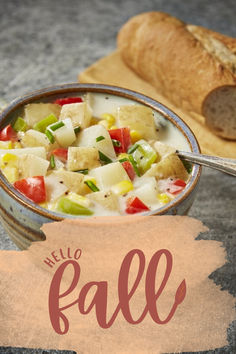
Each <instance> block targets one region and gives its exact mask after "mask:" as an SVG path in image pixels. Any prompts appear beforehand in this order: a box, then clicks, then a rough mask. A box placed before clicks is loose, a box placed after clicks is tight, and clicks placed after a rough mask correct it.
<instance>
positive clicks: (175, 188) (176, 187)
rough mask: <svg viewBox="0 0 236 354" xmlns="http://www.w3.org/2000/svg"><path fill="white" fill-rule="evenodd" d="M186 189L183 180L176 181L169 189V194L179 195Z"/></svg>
mask: <svg viewBox="0 0 236 354" xmlns="http://www.w3.org/2000/svg"><path fill="white" fill-rule="evenodd" d="M185 187H186V183H185V182H184V181H183V180H182V179H176V180H175V181H173V182H172V183H171V184H170V185H169V186H168V188H167V192H169V193H171V194H178V193H180V192H181V191H182V190H183V189H184V188H185Z"/></svg>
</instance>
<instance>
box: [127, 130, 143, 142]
mask: <svg viewBox="0 0 236 354" xmlns="http://www.w3.org/2000/svg"><path fill="white" fill-rule="evenodd" d="M130 137H131V141H132V143H133V144H134V143H136V141H138V140H140V139H142V138H143V137H142V135H141V134H140V133H139V132H138V131H137V130H131V132H130Z"/></svg>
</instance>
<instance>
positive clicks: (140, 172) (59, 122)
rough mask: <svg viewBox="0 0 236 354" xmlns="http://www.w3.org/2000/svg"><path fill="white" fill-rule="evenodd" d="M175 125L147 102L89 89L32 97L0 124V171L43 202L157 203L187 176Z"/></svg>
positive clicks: (150, 206) (127, 207)
mask: <svg viewBox="0 0 236 354" xmlns="http://www.w3.org/2000/svg"><path fill="white" fill-rule="evenodd" d="M176 149H179V150H185V151H189V145H188V142H187V140H186V139H185V137H184V136H183V135H182V134H181V132H180V131H179V130H178V129H177V128H176V127H175V126H174V125H173V124H172V123H171V122H169V121H168V120H167V119H165V118H164V117H163V116H161V115H160V114H159V113H157V112H154V111H152V109H151V108H149V107H146V106H144V105H140V104H138V103H135V102H133V101H131V100H128V99H125V98H121V97H117V96H112V95H104V94H99V93H96V94H92V93H88V94H85V95H83V96H81V97H67V98H62V99H57V100H55V101H54V102H52V103H31V104H28V105H26V106H25V107H24V112H23V114H22V116H21V117H18V118H17V119H16V120H15V122H14V123H13V124H9V125H7V126H6V127H4V128H3V129H1V130H0V160H1V171H2V173H3V174H4V175H5V177H6V178H7V179H8V181H9V182H10V183H12V184H13V186H14V187H15V188H16V189H17V190H18V191H19V192H20V193H22V194H23V195H24V196H25V197H27V198H28V199H30V200H31V201H33V202H35V203H37V204H38V205H40V206H41V207H43V208H46V209H48V210H51V211H54V212H59V213H63V214H70V215H78V216H82V215H83V216H86V215H95V216H97V215H126V214H135V213H140V212H146V211H151V210H155V209H158V208H160V207H162V206H163V205H165V204H167V203H169V202H170V201H171V200H172V199H173V198H175V197H176V196H177V195H178V194H179V193H180V192H181V191H182V190H183V189H184V188H185V187H186V184H187V183H188V180H189V177H190V174H191V165H189V164H186V163H185V162H183V161H181V160H180V158H179V157H178V156H177V154H176V153H175V151H176Z"/></svg>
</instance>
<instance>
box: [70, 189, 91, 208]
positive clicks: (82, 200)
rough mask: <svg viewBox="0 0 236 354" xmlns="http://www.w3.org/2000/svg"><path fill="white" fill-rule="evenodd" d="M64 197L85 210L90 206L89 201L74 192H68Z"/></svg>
mask: <svg viewBox="0 0 236 354" xmlns="http://www.w3.org/2000/svg"><path fill="white" fill-rule="evenodd" d="M66 197H67V198H68V199H70V200H72V201H73V202H75V203H78V204H80V205H82V206H84V207H86V208H88V207H89V206H90V204H91V201H90V199H88V198H86V197H83V196H82V195H79V194H77V193H74V192H70V193H69V194H68V195H67V196H66Z"/></svg>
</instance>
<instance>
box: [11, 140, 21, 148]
mask: <svg viewBox="0 0 236 354" xmlns="http://www.w3.org/2000/svg"><path fill="white" fill-rule="evenodd" d="M21 148H22V145H21V143H20V142H19V141H14V143H13V146H12V149H21Z"/></svg>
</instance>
